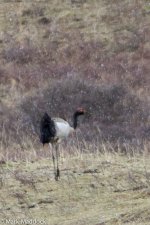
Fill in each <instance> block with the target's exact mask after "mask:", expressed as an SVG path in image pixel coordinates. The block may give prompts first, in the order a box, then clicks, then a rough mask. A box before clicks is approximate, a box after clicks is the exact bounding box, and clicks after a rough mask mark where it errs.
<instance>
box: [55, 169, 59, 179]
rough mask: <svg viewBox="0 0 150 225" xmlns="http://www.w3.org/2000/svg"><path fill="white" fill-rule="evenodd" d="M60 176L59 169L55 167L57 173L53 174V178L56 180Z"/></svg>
mask: <svg viewBox="0 0 150 225" xmlns="http://www.w3.org/2000/svg"><path fill="white" fill-rule="evenodd" d="M59 178H60V171H59V169H58V168H57V173H56V174H55V180H56V181H58V180H59Z"/></svg>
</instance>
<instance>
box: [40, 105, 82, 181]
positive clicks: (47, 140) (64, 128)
mask: <svg viewBox="0 0 150 225" xmlns="http://www.w3.org/2000/svg"><path fill="white" fill-rule="evenodd" d="M84 113H85V110H84V109H82V108H78V109H77V110H76V111H75V113H74V114H73V126H70V124H69V123H68V122H67V121H66V120H64V119H61V118H55V117H54V118H51V117H50V116H49V115H48V114H47V113H45V114H44V115H43V117H42V119H41V123H40V140H41V142H42V144H43V145H44V144H49V145H50V144H51V145H52V159H53V166H54V175H55V180H56V181H57V180H58V178H59V177H60V171H59V165H58V143H60V142H61V140H63V139H65V138H67V137H69V135H70V134H72V133H73V132H74V131H75V129H76V128H77V126H78V117H79V116H80V115H83V114H84ZM54 147H55V151H54V150H53V148H54ZM55 157H56V164H55Z"/></svg>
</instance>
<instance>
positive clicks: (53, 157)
mask: <svg viewBox="0 0 150 225" xmlns="http://www.w3.org/2000/svg"><path fill="white" fill-rule="evenodd" d="M49 146H50V144H49ZM50 147H51V146H50ZM52 159H53V167H54V177H55V180H56V165H55V154H54V146H53V145H52Z"/></svg>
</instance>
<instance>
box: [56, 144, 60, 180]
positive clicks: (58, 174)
mask: <svg viewBox="0 0 150 225" xmlns="http://www.w3.org/2000/svg"><path fill="white" fill-rule="evenodd" d="M58 150H59V146H58V145H57V144H56V160H57V173H56V180H58V178H60V170H59V152H58Z"/></svg>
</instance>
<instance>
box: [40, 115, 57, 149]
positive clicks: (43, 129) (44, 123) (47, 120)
mask: <svg viewBox="0 0 150 225" xmlns="http://www.w3.org/2000/svg"><path fill="white" fill-rule="evenodd" d="M55 135H56V129H55V123H54V121H53V120H52V119H51V117H50V116H49V115H48V114H47V113H45V114H44V115H43V117H42V119H41V122H40V141H41V143H42V144H43V145H44V144H46V143H50V142H51V141H52V140H53V139H54V137H55Z"/></svg>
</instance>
